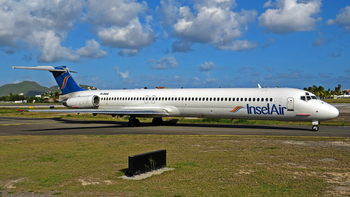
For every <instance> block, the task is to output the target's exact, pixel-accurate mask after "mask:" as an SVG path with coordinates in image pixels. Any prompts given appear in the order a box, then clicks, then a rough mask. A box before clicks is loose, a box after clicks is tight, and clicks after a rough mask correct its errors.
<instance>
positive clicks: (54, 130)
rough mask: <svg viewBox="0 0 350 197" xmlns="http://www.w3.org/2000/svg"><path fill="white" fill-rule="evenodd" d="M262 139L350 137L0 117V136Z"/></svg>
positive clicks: (342, 131)
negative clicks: (148, 135)
mask: <svg viewBox="0 0 350 197" xmlns="http://www.w3.org/2000/svg"><path fill="white" fill-rule="evenodd" d="M118 134H138V135H145V134H157V135H262V136H324V137H345V138H348V137H350V126H322V125H320V130H319V131H317V132H314V131H311V125H310V126H296V125H227V124H170V123H169V124H165V125H161V126H153V125H152V124H151V123H141V125H140V127H128V126H127V122H113V121H86V120H70V119H58V118H57V119H45V118H43V119H40V118H18V117H0V136H15V135H118Z"/></svg>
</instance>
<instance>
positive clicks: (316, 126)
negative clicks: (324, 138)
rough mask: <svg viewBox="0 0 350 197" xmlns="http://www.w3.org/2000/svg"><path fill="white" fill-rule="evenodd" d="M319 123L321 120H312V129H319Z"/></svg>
mask: <svg viewBox="0 0 350 197" xmlns="http://www.w3.org/2000/svg"><path fill="white" fill-rule="evenodd" d="M318 124H319V122H318V121H312V125H313V126H312V128H311V131H318V129H319V128H318Z"/></svg>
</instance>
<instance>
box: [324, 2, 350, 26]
mask: <svg viewBox="0 0 350 197" xmlns="http://www.w3.org/2000/svg"><path fill="white" fill-rule="evenodd" d="M327 24H328V25H338V26H339V27H344V31H350V6H346V7H345V8H342V9H341V10H340V11H339V14H337V17H336V19H334V20H332V19H329V20H328V21H327Z"/></svg>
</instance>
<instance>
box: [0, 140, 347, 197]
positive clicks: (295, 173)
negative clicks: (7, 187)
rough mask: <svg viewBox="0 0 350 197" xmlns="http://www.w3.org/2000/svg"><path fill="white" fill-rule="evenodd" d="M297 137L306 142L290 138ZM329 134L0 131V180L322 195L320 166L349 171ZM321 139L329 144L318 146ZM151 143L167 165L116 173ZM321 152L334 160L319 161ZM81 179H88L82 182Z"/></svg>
mask: <svg viewBox="0 0 350 197" xmlns="http://www.w3.org/2000/svg"><path fill="white" fill-rule="evenodd" d="M14 139H18V140H14ZM300 141H303V142H307V143H309V144H310V145H300V144H299V145H298V143H296V144H293V143H291V142H300ZM286 142H288V143H286ZM333 142H336V143H334V144H339V143H342V142H344V141H343V139H340V138H300V137H294V138H293V137H258V138H257V137H247V136H244V137H240V136H158V135H142V136H137V135H117V136H105V137H102V138H101V136H16V138H14V137H0V150H1V151H0V157H1V158H2V159H1V161H0V177H1V178H0V183H7V182H9V181H12V180H17V179H19V178H23V177H24V179H23V180H22V181H20V182H18V183H15V184H14V186H15V187H16V189H12V190H11V191H12V192H14V191H16V192H20V191H35V192H36V193H50V192H51V191H55V192H54V193H53V192H51V193H50V194H52V195H61V196H77V195H78V196H81V195H84V196H96V195H99V196H101V195H102V196H106V195H107V196H108V195H112V196H115V195H117V196H256V195H259V196H305V195H307V196H322V195H324V194H325V192H326V191H327V190H329V188H330V187H331V186H332V184H333V183H332V182H330V181H328V178H329V177H328V178H327V177H326V176H327V173H330V172H338V173H342V174H345V173H347V172H348V171H349V166H348V164H349V163H350V158H349V157H348V155H349V149H346V148H344V147H343V148H342V146H331V144H332V143H333ZM327 143H328V144H330V146H327V147H325V146H323V145H324V144H327ZM312 144H314V145H312ZM315 144H316V145H315ZM347 144H349V143H347ZM159 149H166V150H167V166H168V167H172V168H175V170H174V171H171V172H165V173H164V174H162V175H158V176H153V177H151V178H148V179H145V180H141V181H130V180H123V179H120V178H118V177H119V176H121V175H123V173H121V172H122V171H123V169H125V168H127V166H128V164H127V162H128V160H127V159H128V156H129V155H135V154H139V153H143V152H149V151H154V150H159ZM325 158H333V159H334V161H333V162H324V161H322V159H325ZM82 180H83V181H85V182H89V183H90V184H87V185H86V186H83V185H82ZM0 187H3V185H0Z"/></svg>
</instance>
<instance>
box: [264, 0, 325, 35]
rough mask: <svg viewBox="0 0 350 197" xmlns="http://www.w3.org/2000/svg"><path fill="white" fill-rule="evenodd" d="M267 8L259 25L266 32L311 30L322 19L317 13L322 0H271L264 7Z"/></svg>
mask: <svg viewBox="0 0 350 197" xmlns="http://www.w3.org/2000/svg"><path fill="white" fill-rule="evenodd" d="M271 6H272V7H274V8H269V9H267V10H266V11H265V12H264V13H263V14H261V16H259V17H258V19H259V25H258V26H259V27H263V28H265V30H266V32H273V33H276V34H287V33H291V32H298V31H311V30H313V29H315V27H316V22H318V21H321V20H322V18H321V17H317V14H318V13H319V12H320V11H321V6H322V2H321V0H309V1H303V2H300V1H298V0H276V1H275V2H272V1H271V0H269V1H268V2H266V3H265V4H264V7H271Z"/></svg>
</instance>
